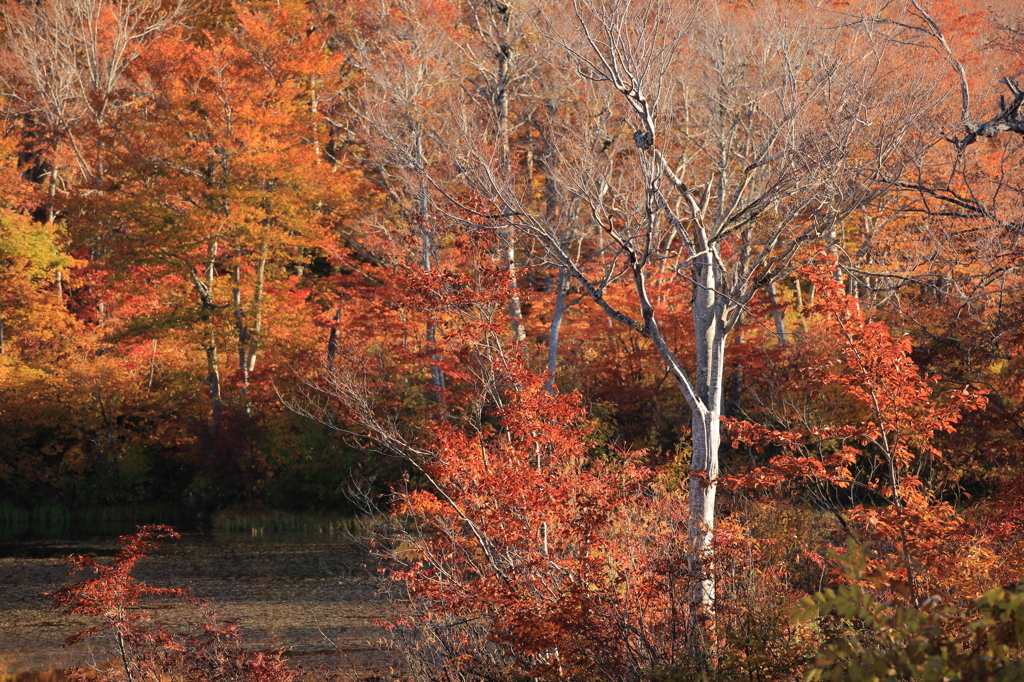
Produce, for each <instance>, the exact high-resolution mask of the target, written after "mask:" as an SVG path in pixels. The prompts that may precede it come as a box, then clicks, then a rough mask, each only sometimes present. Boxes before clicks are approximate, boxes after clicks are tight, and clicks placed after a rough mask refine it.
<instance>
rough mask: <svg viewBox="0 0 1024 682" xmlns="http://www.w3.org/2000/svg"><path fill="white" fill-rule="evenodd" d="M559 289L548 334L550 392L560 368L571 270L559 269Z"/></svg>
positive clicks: (547, 387)
mask: <svg viewBox="0 0 1024 682" xmlns="http://www.w3.org/2000/svg"><path fill="white" fill-rule="evenodd" d="M557 286H558V291H557V292H556V293H555V310H554V312H553V313H552V315H551V331H550V332H549V334H548V374H549V375H550V376H549V377H548V380H547V382H546V383H545V385H544V388H545V389H547V391H548V393H554V392H555V375H556V372H557V370H558V333H559V332H560V331H561V329H562V318H563V317H564V316H565V299H566V295H567V294H568V292H569V271H568V270H567V269H566V268H564V267H562V268H559V269H558V284H557Z"/></svg>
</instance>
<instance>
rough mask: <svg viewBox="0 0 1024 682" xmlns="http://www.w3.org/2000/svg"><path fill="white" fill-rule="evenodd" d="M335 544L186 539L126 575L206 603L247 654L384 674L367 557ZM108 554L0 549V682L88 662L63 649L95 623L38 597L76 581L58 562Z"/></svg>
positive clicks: (55, 547)
mask: <svg viewBox="0 0 1024 682" xmlns="http://www.w3.org/2000/svg"><path fill="white" fill-rule="evenodd" d="M336 538H337V536H335V537H334V538H330V537H324V536H313V537H312V538H310V537H308V536H306V537H253V538H240V537H237V536H216V535H202V534H190V535H184V536H183V537H182V539H181V540H177V541H172V542H168V543H167V544H165V545H164V547H163V548H162V549H160V550H158V551H157V552H155V553H154V554H153V556H151V557H147V558H145V559H142V560H141V561H140V562H139V564H138V565H137V567H136V570H135V572H134V573H133V575H134V576H135V577H136V579H138V580H142V581H145V582H146V583H148V584H149V585H152V586H154V587H168V586H175V587H184V588H187V589H188V590H189V591H190V592H191V593H192V595H193V596H195V597H197V598H200V599H204V600H209V601H210V602H211V603H212V604H214V605H215V606H216V607H217V608H219V610H220V614H221V619H222V620H226V621H232V622H236V623H238V625H239V626H240V628H241V630H242V632H243V634H244V635H245V644H246V646H247V647H248V648H252V649H276V648H285V649H287V650H288V651H289V654H290V656H291V657H292V658H291V659H290V660H291V661H292V662H293V664H296V665H297V666H298V667H309V666H311V665H314V664H324V663H327V664H329V665H333V666H337V667H340V668H344V669H347V670H350V671H351V672H352V673H354V676H359V677H363V676H369V675H372V674H380V675H386V674H387V672H388V671H389V670H390V669H392V667H393V666H394V665H395V660H394V659H393V657H390V656H389V655H387V654H386V653H384V652H381V651H380V650H378V649H376V648H375V647H374V646H373V643H375V642H377V641H378V640H379V639H380V638H381V637H382V636H383V634H384V631H383V629H382V628H380V627H378V626H377V625H375V624H374V621H375V620H382V619H387V618H389V617H391V616H393V615H394V612H393V610H392V607H391V606H390V605H389V604H388V603H387V602H385V601H383V600H378V599H376V598H375V597H374V587H373V584H372V583H373V577H374V576H375V567H374V565H373V563H372V559H371V558H370V557H368V556H367V555H366V554H365V553H364V552H363V551H362V550H361V549H360V548H359V547H357V546H356V545H354V544H352V543H351V542H349V541H347V540H340V539H336ZM116 550H117V543H116V540H114V539H107V538H103V539H95V540H91V541H90V540H86V541H74V542H62V541H36V542H22V543H14V544H6V545H0V682H2V681H3V680H5V679H6V680H13V679H15V678H13V677H11V676H13V675H15V674H17V678H16V679H17V682H46V681H48V680H55V679H59V677H60V675H59V672H57V671H59V670H60V669H62V668H67V667H69V666H74V665H81V664H85V663H88V662H90V661H92V660H94V659H93V653H92V651H91V650H90V642H89V640H86V641H85V642H82V643H80V644H77V645H75V646H72V647H68V648H63V647H62V646H61V645H62V643H63V642H64V640H65V639H66V638H67V637H68V636H70V635H71V634H73V633H75V632H78V631H80V630H84V629H85V628H87V627H89V626H90V625H92V624H93V623H94V622H95V621H94V620H93V619H90V618H85V617H78V616H75V617H67V616H61V615H60V614H59V613H57V612H54V611H50V610H49V603H48V602H47V600H46V599H45V598H43V597H42V596H41V595H40V593H41V592H52V591H54V590H56V589H58V588H60V587H62V586H63V585H67V584H69V583H70V582H72V581H73V580H74V579H71V578H68V577H66V576H65V574H66V573H67V570H68V569H67V567H66V566H63V565H57V564H56V563H55V559H56V558H58V557H63V556H67V555H68V554H71V553H77V554H82V553H87V552H95V553H96V554H97V555H99V556H112V555H113V554H114V552H115V551H116ZM147 605H148V606H149V607H150V611H151V614H152V616H153V620H154V622H159V623H162V624H165V625H167V626H169V627H171V628H175V627H181V626H183V625H184V624H185V623H186V622H187V620H188V618H189V616H190V615H192V614H193V613H194V608H193V607H190V606H188V605H187V604H182V603H181V600H172V599H164V600H156V601H154V602H152V603H147ZM94 646H95V645H94ZM30 672H31V673H35V674H34V675H25V674H24V673H30Z"/></svg>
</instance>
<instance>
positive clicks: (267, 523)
mask: <svg viewBox="0 0 1024 682" xmlns="http://www.w3.org/2000/svg"><path fill="white" fill-rule="evenodd" d="M361 523H362V522H361V521H359V520H358V519H356V518H353V517H352V516H346V515H344V514H331V513H312V512H306V513H290V512H282V511H275V510H270V509H267V510H259V511H239V510H225V511H218V512H215V513H214V514H213V516H212V518H211V530H212V531H213V532H214V533H224V534H229V535H248V536H252V537H260V536H265V535H303V536H310V535H314V536H321V537H328V538H330V537H338V538H339V539H341V538H346V537H348V536H349V534H352V533H357V532H358V531H359V530H360V529H361Z"/></svg>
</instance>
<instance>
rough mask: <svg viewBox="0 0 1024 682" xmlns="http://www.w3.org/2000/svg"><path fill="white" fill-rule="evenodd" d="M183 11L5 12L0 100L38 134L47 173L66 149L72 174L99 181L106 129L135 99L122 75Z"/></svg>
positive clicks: (48, 6) (30, 6) (144, 0)
mask: <svg viewBox="0 0 1024 682" xmlns="http://www.w3.org/2000/svg"><path fill="white" fill-rule="evenodd" d="M187 8H188V5H187V0H172V2H170V3H168V2H161V1H160V0H45V1H43V2H38V3H24V4H22V3H18V4H15V3H7V4H6V5H5V7H4V22H5V24H6V26H5V28H6V31H7V41H6V44H5V47H4V50H3V63H4V67H3V79H4V81H5V84H4V91H5V97H6V98H7V99H8V101H10V102H13V103H15V108H16V112H17V113H18V114H19V115H21V116H23V117H25V118H27V119H29V120H30V121H31V122H32V123H33V124H34V125H35V126H37V127H38V128H39V129H41V135H42V136H43V138H44V142H45V145H47V146H48V147H49V150H48V156H49V157H50V158H51V161H50V163H51V165H52V164H53V159H55V158H56V157H57V155H58V151H59V147H60V146H61V145H67V147H68V149H69V150H70V153H71V158H72V161H73V167H74V169H75V171H77V172H78V173H79V174H81V176H82V177H83V178H84V179H85V180H87V181H93V180H97V179H99V178H101V177H102V176H103V174H104V157H103V153H102V139H103V135H104V133H105V132H106V130H105V129H106V127H107V124H108V123H109V122H110V120H111V118H112V117H114V116H115V115H116V113H117V111H118V110H119V109H120V108H122V107H124V106H130V105H131V103H132V102H133V101H135V99H136V97H137V93H133V92H131V88H130V87H128V85H127V84H126V82H125V78H124V76H125V73H126V71H127V70H128V68H129V67H130V65H131V64H132V62H133V61H135V59H136V58H138V57H139V55H140V54H141V50H142V48H143V47H144V46H145V45H146V44H147V43H148V42H150V41H151V40H153V39H154V38H155V37H156V36H158V35H159V34H161V33H162V32H164V31H167V30H168V29H170V28H172V27H173V26H175V25H177V24H178V23H179V22H180V21H181V20H182V18H183V17H184V15H185V13H186V11H187ZM56 174H57V168H56V167H54V168H52V169H51V170H50V171H49V182H50V187H51V192H52V191H53V189H54V188H55V186H56V185H55V183H56V180H57V178H56ZM51 210H52V209H51Z"/></svg>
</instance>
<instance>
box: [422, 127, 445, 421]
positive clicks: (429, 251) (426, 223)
mask: <svg viewBox="0 0 1024 682" xmlns="http://www.w3.org/2000/svg"><path fill="white" fill-rule="evenodd" d="M416 153H417V156H418V158H417V162H418V163H419V164H420V167H423V165H424V163H425V161H424V158H423V147H422V141H421V140H419V139H417V141H416ZM417 202H418V204H419V206H418V210H419V220H420V267H422V268H423V271H424V272H430V271H431V269H432V268H433V258H434V238H433V235H432V234H431V232H430V203H429V202H428V197H427V185H426V182H425V181H424V180H421V181H420V186H419V190H418V197H417ZM426 340H427V346H428V348H429V349H430V383H431V386H432V387H433V389H434V390H433V393H434V400H435V401H437V402H438V403H440V402H442V401H443V400H444V372H443V371H442V370H441V365H440V364H439V363H440V360H441V359H440V357H438V355H437V353H436V352H434V351H435V348H436V345H437V325H435V324H434V318H433V316H432V315H431V316H428V318H427V333H426Z"/></svg>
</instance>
